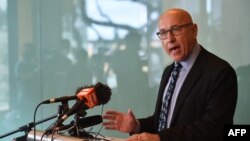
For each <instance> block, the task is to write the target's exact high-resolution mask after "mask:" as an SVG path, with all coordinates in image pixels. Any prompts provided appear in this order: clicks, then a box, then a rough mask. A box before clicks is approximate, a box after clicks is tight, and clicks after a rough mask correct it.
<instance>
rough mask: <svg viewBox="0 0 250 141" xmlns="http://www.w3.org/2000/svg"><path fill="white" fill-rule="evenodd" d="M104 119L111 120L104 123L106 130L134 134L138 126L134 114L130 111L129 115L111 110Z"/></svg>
mask: <svg viewBox="0 0 250 141" xmlns="http://www.w3.org/2000/svg"><path fill="white" fill-rule="evenodd" d="M103 119H106V120H109V121H106V122H103V125H104V127H105V129H108V130H118V131H120V132H126V133H129V132H132V131H134V130H135V128H136V127H137V126H138V123H137V122H136V118H135V116H134V114H133V112H132V111H131V110H130V109H129V110H128V113H121V112H118V111H113V110H109V111H106V112H105V114H104V115H103Z"/></svg>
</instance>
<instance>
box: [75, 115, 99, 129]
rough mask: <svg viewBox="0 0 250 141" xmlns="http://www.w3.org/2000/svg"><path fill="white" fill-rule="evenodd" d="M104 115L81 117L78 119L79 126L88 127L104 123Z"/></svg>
mask: <svg viewBox="0 0 250 141" xmlns="http://www.w3.org/2000/svg"><path fill="white" fill-rule="evenodd" d="M102 121H103V120H102V116H100V115H95V116H89V117H84V118H80V119H79V120H78V126H79V127H81V128H87V127H91V126H94V125H97V124H100V123H102Z"/></svg>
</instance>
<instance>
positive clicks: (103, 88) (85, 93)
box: [42, 82, 111, 108]
mask: <svg viewBox="0 0 250 141" xmlns="http://www.w3.org/2000/svg"><path fill="white" fill-rule="evenodd" d="M110 96H111V89H110V88H109V87H108V86H107V85H105V84H102V83H101V82H98V83H97V84H96V85H91V86H84V87H80V88H78V89H77V91H76V94H75V95H74V96H63V97H59V98H51V99H48V100H45V101H43V102H42V104H50V103H55V102H67V101H68V100H75V99H77V100H86V101H85V102H86V104H87V105H88V106H89V107H90V108H92V107H94V106H95V105H100V104H106V103H108V101H109V100H110Z"/></svg>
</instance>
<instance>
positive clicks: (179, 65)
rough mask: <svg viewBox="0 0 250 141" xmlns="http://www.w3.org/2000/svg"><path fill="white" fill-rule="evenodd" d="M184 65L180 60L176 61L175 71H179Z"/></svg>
mask: <svg viewBox="0 0 250 141" xmlns="http://www.w3.org/2000/svg"><path fill="white" fill-rule="evenodd" d="M181 67H182V65H181V63H179V62H176V63H174V71H179V70H180V69H181Z"/></svg>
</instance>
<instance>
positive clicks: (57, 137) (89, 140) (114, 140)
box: [27, 130, 124, 141]
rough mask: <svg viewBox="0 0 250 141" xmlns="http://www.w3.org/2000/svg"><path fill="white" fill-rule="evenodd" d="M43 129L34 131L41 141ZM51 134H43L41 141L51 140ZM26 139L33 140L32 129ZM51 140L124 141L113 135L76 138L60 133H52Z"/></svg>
mask: <svg viewBox="0 0 250 141" xmlns="http://www.w3.org/2000/svg"><path fill="white" fill-rule="evenodd" d="M43 133H44V132H43V131H36V140H35V141H41V137H42V135H43ZM51 137H52V135H48V136H47V135H44V136H43V138H42V141H51ZM27 141H34V131H33V130H32V131H30V132H29V134H28V136H27ZM53 141H124V139H119V138H113V137H105V138H104V137H100V138H96V139H93V138H78V137H72V136H65V135H61V134H54V136H53Z"/></svg>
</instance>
